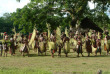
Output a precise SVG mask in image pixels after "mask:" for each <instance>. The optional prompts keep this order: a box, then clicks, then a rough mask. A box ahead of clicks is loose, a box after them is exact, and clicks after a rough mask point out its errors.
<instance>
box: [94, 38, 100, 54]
mask: <svg viewBox="0 0 110 74" xmlns="http://www.w3.org/2000/svg"><path fill="white" fill-rule="evenodd" d="M97 52H100V56H101V41H100V39H97V50H96V51H95V54H96V55H97Z"/></svg>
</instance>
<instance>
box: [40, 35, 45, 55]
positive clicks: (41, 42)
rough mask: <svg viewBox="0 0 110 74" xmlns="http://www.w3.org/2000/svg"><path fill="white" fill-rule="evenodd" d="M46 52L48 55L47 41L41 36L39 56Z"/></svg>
mask: <svg viewBox="0 0 110 74" xmlns="http://www.w3.org/2000/svg"><path fill="white" fill-rule="evenodd" d="M43 52H45V55H46V41H45V39H44V36H43V34H41V35H40V37H39V48H38V55H39V54H40V53H41V54H42V53H43Z"/></svg>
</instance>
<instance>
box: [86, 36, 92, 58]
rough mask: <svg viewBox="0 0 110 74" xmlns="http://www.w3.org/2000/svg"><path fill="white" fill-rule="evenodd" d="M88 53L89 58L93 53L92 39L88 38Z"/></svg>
mask: <svg viewBox="0 0 110 74" xmlns="http://www.w3.org/2000/svg"><path fill="white" fill-rule="evenodd" d="M86 51H87V53H88V57H89V56H90V53H92V43H91V40H90V37H87V38H86Z"/></svg>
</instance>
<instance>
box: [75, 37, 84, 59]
mask: <svg viewBox="0 0 110 74" xmlns="http://www.w3.org/2000/svg"><path fill="white" fill-rule="evenodd" d="M76 51H77V53H78V57H79V53H81V55H82V57H83V54H82V41H81V38H80V37H78V40H77V50H76Z"/></svg>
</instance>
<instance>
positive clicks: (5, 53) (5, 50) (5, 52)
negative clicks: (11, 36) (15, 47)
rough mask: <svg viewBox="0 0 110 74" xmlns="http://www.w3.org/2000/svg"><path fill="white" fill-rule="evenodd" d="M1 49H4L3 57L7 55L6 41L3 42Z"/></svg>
mask: <svg viewBox="0 0 110 74" xmlns="http://www.w3.org/2000/svg"><path fill="white" fill-rule="evenodd" d="M3 49H4V57H5V56H6V57H7V52H8V46H7V43H6V42H5V43H4V47H3Z"/></svg>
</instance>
